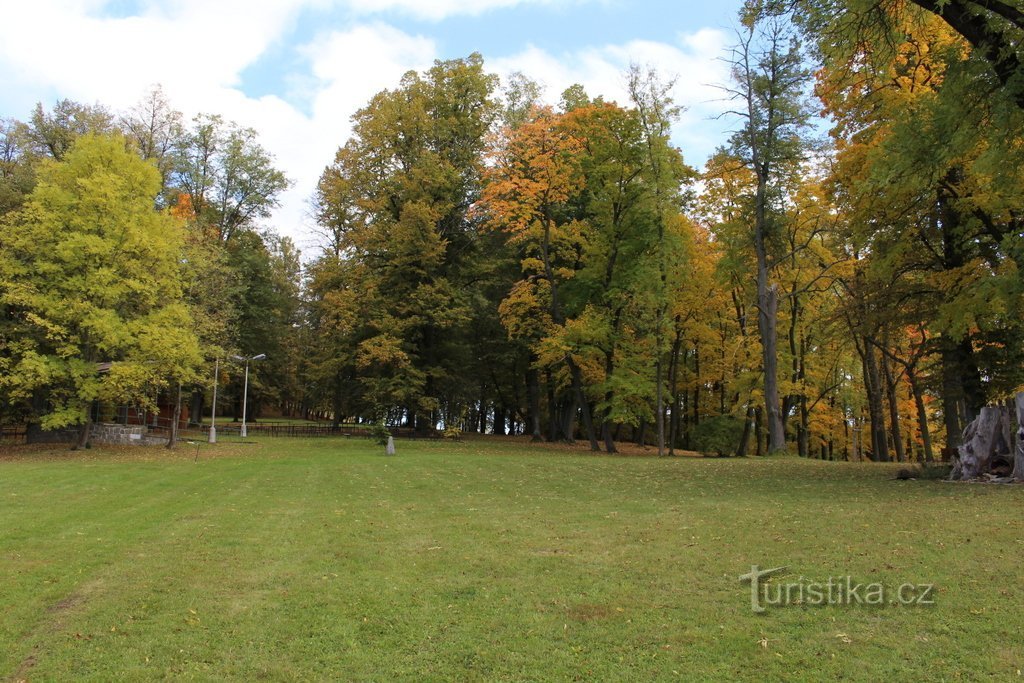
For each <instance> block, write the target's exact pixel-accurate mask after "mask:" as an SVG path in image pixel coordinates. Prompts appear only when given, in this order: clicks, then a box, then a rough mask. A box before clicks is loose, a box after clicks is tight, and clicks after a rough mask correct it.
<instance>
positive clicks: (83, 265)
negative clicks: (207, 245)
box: [0, 134, 200, 445]
mask: <svg viewBox="0 0 1024 683" xmlns="http://www.w3.org/2000/svg"><path fill="white" fill-rule="evenodd" d="M159 191H160V177H159V173H158V172H157V170H156V169H155V168H154V167H153V166H152V165H150V164H148V163H146V162H144V161H142V160H141V159H139V158H138V157H137V156H136V155H135V154H133V153H132V152H130V151H128V150H127V149H126V144H125V140H124V138H122V137H121V136H119V135H109V136H96V135H91V134H87V135H84V136H82V137H80V138H78V139H77V141H76V142H75V143H74V144H73V145H72V146H71V147H70V148H69V149H68V150H67V151H66V154H64V155H63V160H62V161H59V162H58V161H49V162H46V163H44V164H42V165H41V167H40V169H39V181H38V183H37V185H36V187H35V189H34V190H33V191H32V193H31V195H30V196H29V198H28V200H27V201H26V203H25V205H24V206H23V207H22V208H21V209H19V210H18V211H15V212H12V213H10V214H8V215H7V216H5V217H4V218H3V222H2V224H0V305H2V306H4V307H7V308H8V311H9V315H11V316H12V317H13V318H15V319H16V320H17V321H18V323H19V325H20V326H21V328H22V331H23V334H22V335H21V336H20V337H19V338H17V339H14V340H6V341H7V343H8V344H9V345H10V347H9V348H8V349H7V351H8V354H9V355H8V359H7V363H8V367H7V368H5V370H7V371H6V372H4V373H3V378H2V380H0V382H2V383H3V385H4V387H3V388H4V389H5V390H6V391H7V392H9V394H10V395H11V396H13V397H14V398H16V399H25V398H29V397H31V396H32V395H33V394H34V393H36V392H45V397H46V408H45V410H44V411H43V414H41V415H39V416H38V418H39V419H40V421H41V424H42V426H43V427H44V428H58V427H65V426H71V425H81V426H82V429H81V432H80V439H79V442H78V443H79V445H84V444H86V443H87V442H88V436H89V429H88V425H89V423H90V418H89V411H90V407H91V406H92V405H93V402H94V401H109V402H135V403H139V404H152V390H153V389H154V388H160V387H167V386H170V385H177V384H178V383H183V382H188V381H191V380H192V379H193V377H194V370H195V368H196V367H197V365H198V363H199V361H200V353H199V347H198V343H197V340H196V337H195V335H194V334H193V333H192V331H191V320H190V317H189V313H188V309H187V307H186V306H185V305H184V304H183V302H182V300H181V281H180V270H179V258H180V256H181V244H182V238H183V226H182V224H181V223H180V222H179V221H176V220H175V219H173V218H172V217H170V216H168V215H166V214H162V213H159V212H157V211H156V210H154V208H153V202H154V199H155V197H156V195H157V193H158V192H159Z"/></svg>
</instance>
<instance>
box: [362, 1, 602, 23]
mask: <svg viewBox="0 0 1024 683" xmlns="http://www.w3.org/2000/svg"><path fill="white" fill-rule="evenodd" d="M585 1H586V0H347V4H348V5H349V7H350V8H351V9H352V10H354V11H355V12H357V13H360V14H377V13H381V12H388V11H395V12H401V13H403V14H408V15H411V16H414V17H417V18H420V19H428V20H431V21H440V20H441V19H445V18H447V17H451V16H457V15H471V16H478V15H480V14H483V13H485V12H488V11H490V10H495V9H503V8H508V7H515V6H517V5H559V4H560V5H564V4H568V3H570V2H585Z"/></svg>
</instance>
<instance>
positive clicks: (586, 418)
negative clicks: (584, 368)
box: [565, 356, 601, 451]
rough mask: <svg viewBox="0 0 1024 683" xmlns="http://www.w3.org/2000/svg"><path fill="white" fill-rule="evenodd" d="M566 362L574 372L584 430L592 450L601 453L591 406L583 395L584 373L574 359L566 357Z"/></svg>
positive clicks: (574, 384) (573, 379) (573, 376)
mask: <svg viewBox="0 0 1024 683" xmlns="http://www.w3.org/2000/svg"><path fill="white" fill-rule="evenodd" d="M565 360H566V362H567V363H568V364H569V370H570V371H571V372H572V383H573V386H574V387H575V389H576V396H577V400H578V401H579V406H580V414H581V415H582V417H583V428H584V429H586V430H587V439H589V441H590V450H592V451H599V450H601V447H600V446H599V445H598V443H597V435H596V434H595V433H594V423H593V421H592V420H591V419H590V405H589V404H588V403H587V397H586V395H585V394H584V393H583V373H582V372H581V371H580V368H579V366H578V365H576V361H574V360H573V359H572V356H566V357H565Z"/></svg>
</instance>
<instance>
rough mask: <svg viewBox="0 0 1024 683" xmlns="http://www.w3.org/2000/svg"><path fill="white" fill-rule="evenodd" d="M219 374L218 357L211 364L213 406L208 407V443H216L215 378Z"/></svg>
mask: <svg viewBox="0 0 1024 683" xmlns="http://www.w3.org/2000/svg"><path fill="white" fill-rule="evenodd" d="M219 375H220V358H218V359H216V360H215V361H214V365H213V408H211V409H210V438H209V442H210V443H217V378H218V376H219Z"/></svg>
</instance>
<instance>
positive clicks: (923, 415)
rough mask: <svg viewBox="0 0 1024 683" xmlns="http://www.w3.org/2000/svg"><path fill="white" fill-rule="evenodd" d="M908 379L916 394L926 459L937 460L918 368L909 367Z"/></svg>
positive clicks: (915, 402) (926, 460) (918, 423)
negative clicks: (918, 376)
mask: <svg viewBox="0 0 1024 683" xmlns="http://www.w3.org/2000/svg"><path fill="white" fill-rule="evenodd" d="M907 380H908V381H909V382H910V391H911V392H913V394H914V407H915V408H916V409H917V428H918V430H919V431H920V432H921V442H922V443H923V444H924V461H925V462H935V454H934V453H933V452H932V436H931V433H930V431H929V429H928V411H927V409H926V408H925V405H924V392H923V391H922V390H921V385H920V382H919V381H918V379H917V372H916V370H914V369H913V368H907Z"/></svg>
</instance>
